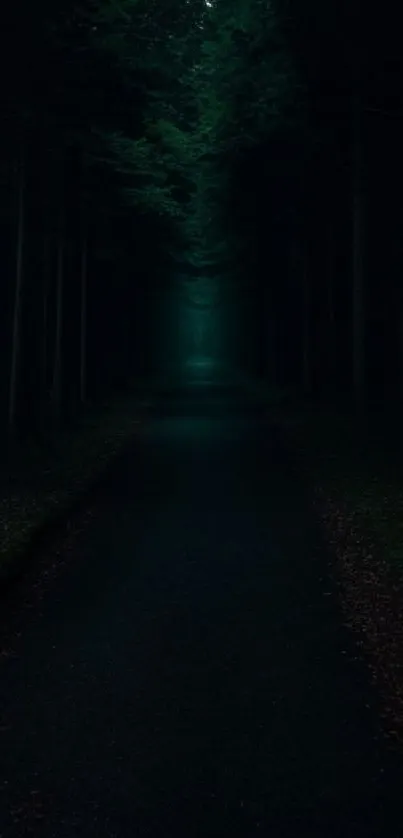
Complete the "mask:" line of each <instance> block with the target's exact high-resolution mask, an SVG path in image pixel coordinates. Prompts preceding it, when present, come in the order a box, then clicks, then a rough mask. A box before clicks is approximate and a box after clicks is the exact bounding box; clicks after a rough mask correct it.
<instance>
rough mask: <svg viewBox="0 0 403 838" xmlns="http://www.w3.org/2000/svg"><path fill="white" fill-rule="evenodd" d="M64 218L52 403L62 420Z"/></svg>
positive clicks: (58, 278)
mask: <svg viewBox="0 0 403 838" xmlns="http://www.w3.org/2000/svg"><path fill="white" fill-rule="evenodd" d="M64 235H65V231H64V218H63V210H61V212H60V224H59V232H58V252H57V277H56V331H55V350H54V359H53V383H52V403H53V410H54V416H55V418H60V410H61V395H62V337H63V280H64V248H65V242H64Z"/></svg>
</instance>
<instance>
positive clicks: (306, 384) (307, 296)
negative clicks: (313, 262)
mask: <svg viewBox="0 0 403 838" xmlns="http://www.w3.org/2000/svg"><path fill="white" fill-rule="evenodd" d="M301 267H302V282H303V288H302V294H303V306H302V317H303V323H302V386H303V391H304V393H305V395H309V394H310V393H311V391H312V352H311V340H312V336H311V325H312V318H311V305H312V300H311V295H312V289H311V281H310V278H309V269H308V260H307V250H306V246H305V247H304V250H303V261H302V266H301Z"/></svg>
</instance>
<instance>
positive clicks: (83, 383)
mask: <svg viewBox="0 0 403 838" xmlns="http://www.w3.org/2000/svg"><path fill="white" fill-rule="evenodd" d="M82 247H83V250H82V254H81V319H80V401H81V404H84V402H85V400H86V394H87V280H88V239H87V236H86V235H84V237H83V243H82Z"/></svg>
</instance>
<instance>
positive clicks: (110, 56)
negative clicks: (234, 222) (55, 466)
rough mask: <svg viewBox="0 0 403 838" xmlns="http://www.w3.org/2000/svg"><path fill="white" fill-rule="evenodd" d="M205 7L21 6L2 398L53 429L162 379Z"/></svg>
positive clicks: (4, 202)
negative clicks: (156, 347)
mask: <svg viewBox="0 0 403 838" xmlns="http://www.w3.org/2000/svg"><path fill="white" fill-rule="evenodd" d="M204 9H205V6H204V3H202V2H199V3H198V2H197V0H196V2H194V3H192V4H186V3H181V2H179V1H178V0H172V2H171V3H169V2H167V3H166V4H164V5H163V7H162V5H161V4H160V3H157V2H155V3H149V2H145V0H121V2H119V1H117V2H112V0H97V2H90V0H88V2H87V3H79V4H78V3H76V2H72V0H64V2H61V3H58V4H54V3H50V2H49V0H40V2H39V3H37V4H35V7H33V6H32V3H29V2H28V0H20V2H18V3H15V4H11V5H10V7H9V8H8V9H7V11H6V12H5V15H4V19H3V22H2V23H3V25H2V30H1V35H0V38H1V44H0V46H1V50H0V51H1V54H2V56H3V67H2V71H3V72H2V78H3V79H7V82H8V83H7V87H6V86H4V87H3V91H2V102H1V106H2V116H3V130H2V132H1V139H0V144H1V149H0V150H1V171H0V176H1V185H2V195H1V200H0V211H1V215H2V234H1V259H2V298H3V305H2V307H1V323H0V327H1V336H2V352H1V369H0V380H1V394H2V404H3V406H4V407H3V411H2V422H3V426H5V425H8V428H9V430H10V431H12V432H14V431H15V430H18V429H23V428H29V429H32V428H36V429H40V428H46V427H47V426H48V423H49V422H50V421H52V420H54V419H55V420H60V418H62V417H68V416H70V415H71V414H72V413H74V412H75V411H76V410H77V409H78V407H79V405H80V403H82V402H84V401H85V400H86V399H87V398H88V397H90V398H96V397H98V396H100V395H103V394H105V393H106V392H108V390H109V389H110V388H113V387H117V386H121V385H123V384H124V383H125V382H126V381H127V379H128V378H129V377H133V376H135V375H141V374H145V373H147V372H149V371H150V369H151V365H152V347H151V345H150V341H151V330H150V318H151V317H152V310H153V304H154V301H153V296H154V295H155V294H157V293H158V288H159V286H160V284H161V283H162V282H163V281H164V280H165V277H167V276H169V272H170V271H171V270H172V266H173V264H174V260H175V254H176V253H177V252H178V249H179V248H180V245H181V235H182V231H181V219H182V218H183V215H184V212H185V206H186V203H187V202H188V200H189V195H190V191H191V176H190V171H189V166H190V158H191V156H192V154H193V149H192V150H191V149H190V145H189V132H190V131H191V123H192V119H193V117H194V110H195V106H194V105H193V103H192V102H191V99H190V97H189V96H187V95H186V84H187V82H186V73H187V70H188V67H189V66H190V65H191V64H192V62H193V61H194V53H195V51H196V50H197V45H198V38H199V31H200V20H201V17H202V14H203V12H204ZM199 39H200V38H199Z"/></svg>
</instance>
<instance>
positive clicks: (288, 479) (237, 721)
mask: <svg viewBox="0 0 403 838" xmlns="http://www.w3.org/2000/svg"><path fill="white" fill-rule="evenodd" d="M308 501H309V499H308V498H306V497H305V492H304V489H303V485H302V482H301V481H299V479H298V475H297V474H296V473H295V470H294V469H293V467H292V463H291V462H290V461H289V458H288V457H287V455H286V454H285V453H284V452H283V451H282V450H281V445H280V443H279V442H278V440H277V439H276V438H275V437H274V436H273V434H272V431H271V430H270V427H269V425H268V423H267V422H266V420H265V417H264V412H260V411H259V406H258V405H257V404H252V403H248V402H247V401H246V400H245V399H242V398H241V397H240V396H238V395H237V394H236V393H235V392H230V391H228V392H221V393H219V394H218V395H215V394H214V392H211V393H208V392H203V391H202V392H201V393H200V395H196V396H195V395H193V396H187V395H186V393H185V392H184V393H181V392H180V391H179V392H177V393H175V392H173V391H172V392H171V393H170V394H166V396H165V397H164V399H162V400H161V402H160V404H159V405H158V407H156V408H155V410H154V413H153V415H152V416H151V417H150V420H149V421H148V423H147V424H146V425H145V426H144V428H143V430H142V431H141V433H140V435H139V436H138V438H137V439H135V440H133V443H132V445H131V447H130V448H129V449H128V450H127V451H126V452H125V455H124V456H123V457H121V458H120V459H119V460H118V461H117V462H116V464H115V465H114V467H113V468H112V471H111V473H110V475H109V477H108V479H107V480H106V481H104V483H103V485H102V487H101V488H100V489H99V490H98V491H97V492H96V494H95V496H94V497H93V499H92V517H91V518H90V520H89V522H88V523H87V525H86V526H85V527H84V528H83V529H82V530H80V529H79V527H77V528H76V531H75V534H73V536H72V539H70V544H69V551H68V552H69V558H68V559H67V560H66V564H65V567H64V569H63V571H62V572H60V573H59V574H56V576H55V577H54V578H53V579H51V581H50V582H49V584H48V586H47V588H46V590H45V593H44V596H43V598H42V600H40V601H39V602H37V603H36V604H34V605H33V606H32V607H31V608H29V607H24V608H23V612H22V617H21V619H20V622H19V631H18V637H17V638H16V641H15V650H14V652H15V653H14V655H11V656H9V657H7V656H6V657H5V659H4V660H3V661H1V662H0V679H1V694H0V710H1V719H0V728H1V729H0V791H1V810H0V836H1V838H20V836H28V835H30V836H34V838H36V836H37V838H92V836H94V838H95V836H97V838H107V836H117V838H143V836H144V838H145V836H150V838H163V837H164V838H166V837H167V836H172V838H210V836H211V838H213V837H214V836H222V838H235V836H245V838H247V836H253V835H264V836H270V838H277V837H278V838H283V836H284V838H287V837H288V836H290V838H291V836H292V837H294V836H304V837H305V836H306V838H319V836H320V838H329V836H340V838H349V836H351V838H353V836H354V838H358V836H362V838H371V836H374V838H375V836H379V838H381V836H382V838H392V836H393V837H394V838H401V836H403V807H402V795H403V757H401V756H399V755H398V754H394V753H393V752H391V751H389V750H388V746H387V744H386V741H385V740H384V739H383V738H382V735H381V734H380V729H379V722H378V717H377V709H376V706H375V705H376V697H375V696H374V694H373V693H372V689H371V687H370V685H369V679H368V675H367V672H366V669H365V667H364V665H363V663H362V662H360V661H359V660H357V653H356V650H355V646H354V644H353V641H352V638H351V637H350V635H349V633H348V631H347V629H345V628H343V626H342V620H341V615H340V613H339V610H338V607H337V599H336V596H335V589H334V588H333V587H332V585H331V583H330V581H329V578H328V557H327V554H326V550H325V548H324V546H323V545H322V544H321V542H320V537H319V535H318V531H317V529H316V527H315V524H314V522H313V519H312V516H311V512H310V507H309V502H308ZM73 530H74V527H73ZM65 553H66V555H67V547H66V549H65ZM61 555H62V556H63V555H64V554H63V550H62V551H61Z"/></svg>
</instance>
